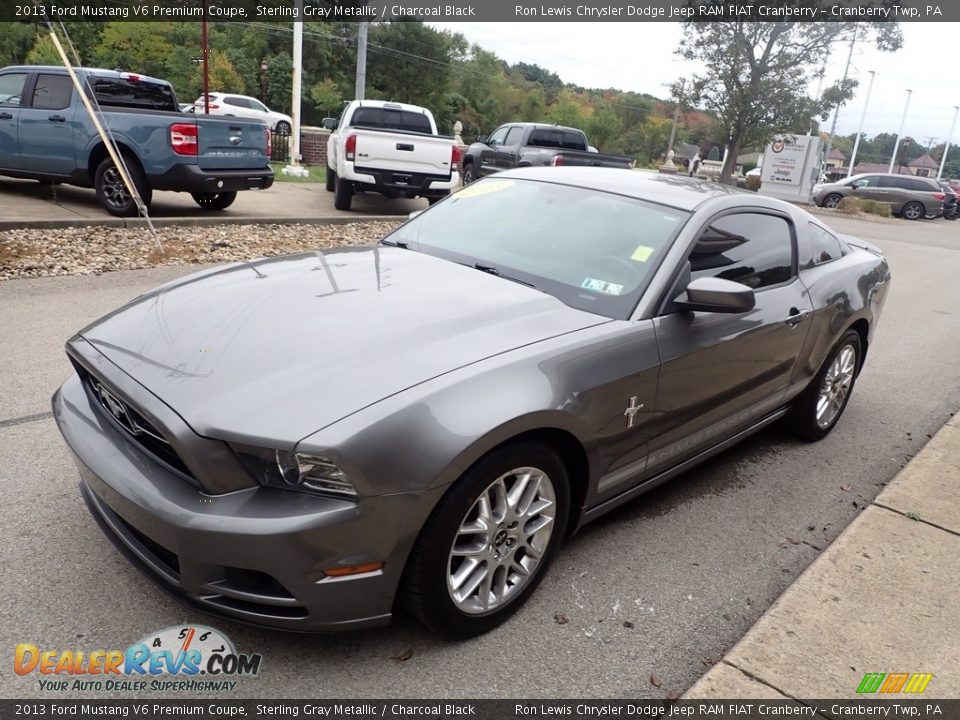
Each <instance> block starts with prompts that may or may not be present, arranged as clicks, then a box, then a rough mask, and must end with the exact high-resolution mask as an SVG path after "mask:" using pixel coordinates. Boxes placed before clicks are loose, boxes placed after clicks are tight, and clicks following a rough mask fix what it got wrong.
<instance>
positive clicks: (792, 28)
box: [674, 0, 902, 182]
mask: <svg viewBox="0 0 960 720" xmlns="http://www.w3.org/2000/svg"><path fill="white" fill-rule="evenodd" d="M713 1H714V2H715V3H717V4H719V3H720V0H713ZM880 2H882V3H883V4H891V0H880ZM824 4H825V3H824ZM861 29H862V30H863V32H862V33H860V35H859V37H860V38H861V39H864V38H865V37H867V36H872V37H873V41H874V42H875V44H876V45H877V47H879V48H880V49H881V50H895V49H897V48H899V47H900V46H901V44H902V36H901V33H900V28H899V25H897V24H896V23H876V24H870V25H867V24H865V23H860V24H859V26H858V24H856V23H846V22H836V23H834V22H823V23H819V22H817V23H799V22H752V23H751V22H740V21H737V22H709V23H704V22H685V23H684V24H683V42H682V44H681V46H680V48H679V49H678V50H677V53H678V54H680V55H681V56H683V57H684V58H686V59H688V60H696V61H699V62H701V63H703V64H704V65H705V66H706V71H705V72H704V73H703V74H698V75H694V76H693V77H692V78H691V80H692V91H693V92H692V97H693V98H694V100H695V101H696V102H697V103H698V104H699V105H700V106H701V107H703V108H705V109H707V110H708V111H710V112H711V113H713V114H714V115H715V116H716V117H717V118H718V119H719V120H720V122H722V123H723V126H724V129H725V130H726V134H727V137H726V147H727V149H728V150H729V155H728V158H727V162H726V165H725V166H724V168H723V171H722V172H721V176H720V179H721V181H724V182H728V181H729V180H730V175H731V173H732V171H733V168H734V165H735V163H736V158H737V155H738V154H740V152H741V150H742V149H743V148H746V147H752V146H758V145H763V144H765V143H766V142H767V141H768V140H769V139H770V138H771V137H772V136H773V135H774V134H776V133H781V132H806V131H807V130H808V129H809V127H810V123H811V119H812V118H814V117H816V116H820V117H821V118H823V119H826V117H827V116H828V114H829V112H830V111H831V110H832V109H833V108H834V107H836V105H837V104H838V103H841V102H844V101H845V100H846V99H848V98H849V97H851V95H852V93H853V89H854V87H856V82H855V81H852V80H847V81H846V82H845V83H837V84H835V85H833V86H831V87H830V88H828V89H827V91H825V92H824V94H823V95H822V96H821V97H820V98H810V97H808V96H807V94H806V92H807V91H806V88H807V87H808V86H809V84H810V82H811V80H812V79H813V78H814V77H816V76H817V74H818V73H819V72H821V70H820V68H821V66H822V62H823V57H824V56H825V55H826V54H827V53H828V52H829V49H830V47H831V45H832V44H833V43H835V42H838V41H844V40H847V41H849V40H850V38H851V37H852V36H853V35H854V33H858V32H860V30H861ZM674 92H675V93H676V89H675V90H674Z"/></svg>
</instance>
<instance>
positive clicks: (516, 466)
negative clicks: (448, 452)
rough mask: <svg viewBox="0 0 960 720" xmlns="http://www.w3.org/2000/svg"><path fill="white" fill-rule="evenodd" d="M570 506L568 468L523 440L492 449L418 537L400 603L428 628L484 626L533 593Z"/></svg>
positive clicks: (473, 630)
mask: <svg viewBox="0 0 960 720" xmlns="http://www.w3.org/2000/svg"><path fill="white" fill-rule="evenodd" d="M569 505H570V489H569V479H568V476H567V471H566V467H565V466H564V464H563V462H562V461H561V460H560V458H559V457H558V456H557V454H556V453H555V452H553V450H551V449H550V448H549V447H547V446H545V445H541V444H539V443H531V442H522V443H517V444H515V445H508V446H505V447H503V448H500V449H498V450H495V451H493V452H492V453H490V454H489V455H487V456H486V457H485V458H483V459H482V460H480V461H479V462H477V463H476V464H475V465H474V466H473V467H472V468H470V469H469V470H468V471H467V472H466V473H464V475H463V476H462V477H461V478H460V479H459V480H458V481H457V482H456V483H454V485H453V486H452V487H451V489H450V490H449V491H448V492H447V494H446V495H444V497H443V499H442V500H441V501H440V502H439V503H438V504H437V507H436V508H434V511H433V513H432V514H431V515H430V518H429V519H428V520H427V522H426V524H425V525H424V527H423V530H422V531H421V533H420V536H419V537H418V538H417V542H416V545H415V546H414V549H413V551H412V553H411V556H410V561H409V563H408V565H407V569H406V573H405V575H404V587H403V596H402V597H403V601H404V604H405V605H406V607H407V609H408V610H409V611H410V612H411V613H412V614H413V615H414V616H415V617H416V618H417V619H418V620H420V622H422V623H423V624H424V625H426V626H427V627H429V628H430V629H432V630H434V631H436V632H438V633H441V634H444V635H448V636H453V637H470V636H473V635H479V634H480V633H484V632H487V631H488V630H491V629H493V628H494V627H496V626H497V625H499V624H501V623H502V622H504V621H505V620H506V619H507V618H509V617H510V616H511V615H512V614H513V613H514V612H516V611H517V610H518V609H519V608H520V607H521V605H523V603H524V602H525V601H526V600H527V598H529V596H530V595H531V594H532V593H533V591H534V590H535V589H536V587H537V585H539V584H540V581H541V580H542V579H543V576H544V574H545V573H546V571H547V568H548V567H549V565H550V563H551V562H552V561H553V558H554V556H555V555H556V552H557V548H558V547H559V545H560V543H561V541H562V539H563V535H564V532H565V531H566V523H567V513H568V510H569Z"/></svg>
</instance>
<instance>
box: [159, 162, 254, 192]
mask: <svg viewBox="0 0 960 720" xmlns="http://www.w3.org/2000/svg"><path fill="white" fill-rule="evenodd" d="M148 180H149V181H150V187H152V188H153V189H154V190H173V191H176V192H189V193H219V192H235V191H240V190H266V189H267V188H268V187H270V186H271V185H273V169H272V168H270V167H266V168H260V169H256V170H253V169H251V170H204V169H203V168H201V167H200V166H199V165H189V164H179V165H174V166H173V167H172V168H170V169H169V170H167V171H166V172H165V173H163V174H161V175H154V176H152V177H150V178H148Z"/></svg>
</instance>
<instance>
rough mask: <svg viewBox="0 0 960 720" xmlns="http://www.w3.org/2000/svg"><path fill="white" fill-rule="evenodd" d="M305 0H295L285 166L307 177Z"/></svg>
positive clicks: (287, 171) (292, 172) (294, 173)
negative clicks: (303, 150)
mask: <svg viewBox="0 0 960 720" xmlns="http://www.w3.org/2000/svg"><path fill="white" fill-rule="evenodd" d="M302 83H303V0H295V2H294V21H293V107H292V108H291V113H290V115H291V119H292V120H293V129H292V135H291V136H290V164H289V165H287V166H286V167H284V168H283V172H284V174H286V175H295V176H298V177H307V176H309V173H308V172H307V169H306V168H304V167H301V166H300V100H301V97H302V95H303V87H302Z"/></svg>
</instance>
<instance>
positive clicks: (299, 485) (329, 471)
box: [231, 444, 357, 498]
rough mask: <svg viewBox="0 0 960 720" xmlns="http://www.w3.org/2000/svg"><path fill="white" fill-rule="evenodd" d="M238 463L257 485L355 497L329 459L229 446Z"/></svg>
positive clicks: (342, 473)
mask: <svg viewBox="0 0 960 720" xmlns="http://www.w3.org/2000/svg"><path fill="white" fill-rule="evenodd" d="M231 447H232V448H233V450H234V452H236V453H237V457H239V458H240V462H242V463H243V466H244V467H245V468H246V469H247V472H249V473H250V474H251V475H252V476H253V479H254V480H256V481H257V482H258V483H259V484H260V485H265V486H268V487H276V488H284V489H287V490H300V491H301V492H309V493H315V494H319V495H338V496H340V497H352V498H355V497H357V491H356V488H354V487H353V483H351V482H350V479H349V478H348V477H347V476H346V474H345V473H344V472H343V470H341V469H340V468H339V467H337V466H336V464H334V463H333V462H332V461H331V460H330V459H329V458H326V457H323V456H322V455H314V454H312V453H295V452H292V451H290V450H270V449H268V448H258V447H253V446H250V445H238V444H231Z"/></svg>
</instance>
